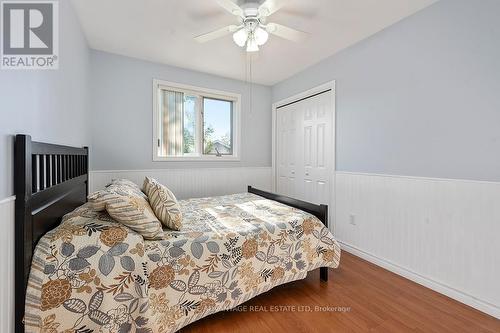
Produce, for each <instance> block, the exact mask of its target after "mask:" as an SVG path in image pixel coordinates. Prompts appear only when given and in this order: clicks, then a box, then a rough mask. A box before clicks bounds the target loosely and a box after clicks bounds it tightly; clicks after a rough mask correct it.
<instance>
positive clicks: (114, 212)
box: [88, 184, 163, 239]
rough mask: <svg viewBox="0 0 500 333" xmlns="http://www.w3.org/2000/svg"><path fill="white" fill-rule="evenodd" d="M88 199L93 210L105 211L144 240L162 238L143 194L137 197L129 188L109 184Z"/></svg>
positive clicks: (135, 192) (158, 222)
mask: <svg viewBox="0 0 500 333" xmlns="http://www.w3.org/2000/svg"><path fill="white" fill-rule="evenodd" d="M139 192H140V190H139ZM141 193H142V192H141ZM88 199H89V203H90V204H91V207H92V208H93V209H94V210H104V209H106V211H107V212H108V214H109V216H111V217H112V218H113V219H114V220H115V221H117V222H120V223H122V224H123V225H125V226H127V227H129V228H130V229H133V230H135V231H137V232H138V233H139V234H141V235H142V236H143V237H144V238H145V239H162V238H163V229H162V226H161V223H160V221H158V219H157V218H156V216H155V214H154V212H153V210H152V209H151V207H150V206H149V203H148V201H147V198H145V196H144V194H143V193H142V195H139V194H138V193H137V191H136V190H135V189H133V188H131V187H129V186H123V185H117V184H111V185H109V186H107V187H106V189H105V190H102V191H98V192H94V193H92V194H91V195H89V197H88Z"/></svg>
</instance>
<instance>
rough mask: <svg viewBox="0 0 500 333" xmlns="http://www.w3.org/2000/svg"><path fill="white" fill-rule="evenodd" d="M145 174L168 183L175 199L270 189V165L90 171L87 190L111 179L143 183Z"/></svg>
mask: <svg viewBox="0 0 500 333" xmlns="http://www.w3.org/2000/svg"><path fill="white" fill-rule="evenodd" d="M146 176H150V177H153V178H155V179H157V180H158V181H159V182H160V183H163V184H165V185H167V186H168V187H169V188H170V189H171V190H172V191H173V192H174V193H175V195H176V196H177V198H178V199H186V198H194V197H206V196H214V195H224V194H231V193H241V192H246V191H247V185H252V186H254V187H257V188H260V189H264V190H270V189H271V167H238V168H204V169H158V170H156V169H153V170H104V171H91V172H90V189H91V191H96V190H99V189H102V188H103V187H104V186H105V185H106V184H107V183H108V182H109V181H110V180H111V179H113V178H127V179H130V180H132V181H134V182H135V183H137V184H139V185H141V186H142V183H143V182H144V177H146Z"/></svg>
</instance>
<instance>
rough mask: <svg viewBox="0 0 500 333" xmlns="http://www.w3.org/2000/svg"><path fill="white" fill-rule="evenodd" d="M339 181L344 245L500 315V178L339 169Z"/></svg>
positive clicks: (338, 228) (339, 229)
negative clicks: (434, 176) (484, 179)
mask: <svg viewBox="0 0 500 333" xmlns="http://www.w3.org/2000/svg"><path fill="white" fill-rule="evenodd" d="M336 186H337V187H336V203H337V207H336V224H335V236H336V237H337V238H338V239H339V240H340V241H341V242H342V244H343V248H344V249H345V250H346V251H347V252H352V253H353V254H355V255H358V256H360V257H362V258H364V259H366V260H368V261H371V262H373V263H375V264H377V265H379V266H382V267H384V268H386V269H388V270H391V271H393V272H395V273H397V274H399V275H403V276H405V277H407V278H409V279H411V280H414V281H415V282H417V283H420V284H422V285H425V286H427V287H429V288H431V289H434V290H436V291H438V292H440V293H443V294H445V295H447V296H449V297H452V298H454V299H456V300H458V301H461V302H463V303H465V304H468V305H470V306H472V307H474V308H477V309H478V310H481V311H483V312H486V313H488V314H490V315H492V316H494V317H497V318H500V283H499V282H500V183H494V182H481V181H467V180H450V179H430V178H418V177H402V176H386V175H375V174H358V173H348V172H337V175H336ZM352 223H355V225H353V224H352Z"/></svg>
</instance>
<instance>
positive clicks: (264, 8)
mask: <svg viewBox="0 0 500 333" xmlns="http://www.w3.org/2000/svg"><path fill="white" fill-rule="evenodd" d="M283 5H284V2H283V0H266V1H264V3H263V4H262V5H260V6H259V14H260V16H264V17H265V16H269V15H272V14H273V13H275V12H276V11H278V10H279V9H280V8H281V7H283Z"/></svg>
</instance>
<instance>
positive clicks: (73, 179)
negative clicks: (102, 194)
mask: <svg viewBox="0 0 500 333" xmlns="http://www.w3.org/2000/svg"><path fill="white" fill-rule="evenodd" d="M88 162H89V151H88V148H87V147H84V148H74V147H67V146H60V145H54V144H49V143H42V142H34V141H31V137H30V136H29V135H16V141H15V149H14V190H15V195H16V208H15V216H16V222H15V256H16V258H15V283H16V286H15V330H16V332H24V325H23V323H22V320H23V317H24V303H25V296H26V286H27V282H28V275H29V271H30V266H31V259H32V256H33V251H34V249H35V246H36V244H37V242H38V240H39V239H40V237H41V236H42V235H44V234H45V233H46V232H47V231H49V230H51V229H53V228H54V227H55V226H56V225H58V224H59V223H60V222H61V218H62V217H63V216H64V215H65V214H67V213H69V212H71V211H72V210H74V209H75V208H76V207H78V206H80V205H82V204H83V203H85V201H86V199H87V196H88V170H89V166H88Z"/></svg>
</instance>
